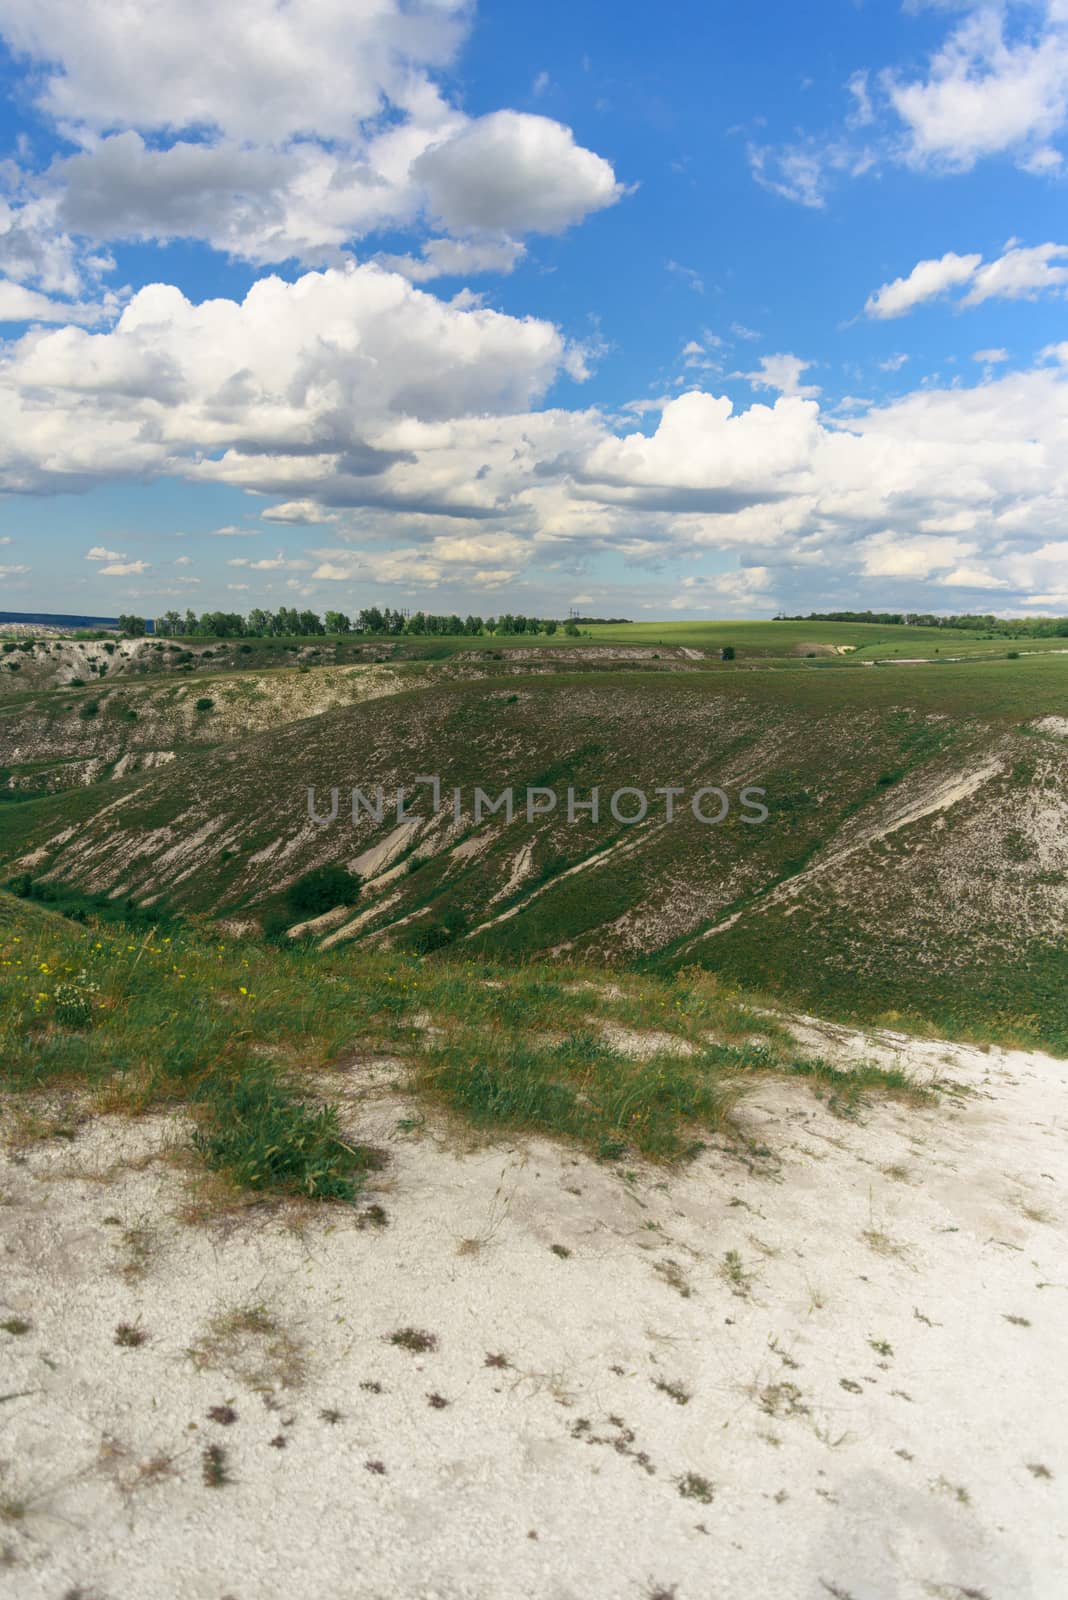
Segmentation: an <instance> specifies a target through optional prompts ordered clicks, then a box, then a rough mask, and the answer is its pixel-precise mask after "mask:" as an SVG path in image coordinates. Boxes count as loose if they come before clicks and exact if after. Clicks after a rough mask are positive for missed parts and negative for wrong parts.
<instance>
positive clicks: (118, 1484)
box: [0, 1019, 1068, 1600]
mask: <svg viewBox="0 0 1068 1600" xmlns="http://www.w3.org/2000/svg"><path fill="white" fill-rule="evenodd" d="M799 1027H800V1028H801V1030H802V1032H803V1034H804V1035H805V1038H806V1043H808V1044H810V1045H813V1046H814V1047H816V1048H819V1049H821V1050H822V1051H823V1052H824V1053H825V1054H828V1055H833V1056H835V1057H836V1059H838V1060H839V1061H840V1062H846V1061H849V1060H851V1059H857V1058H859V1057H866V1058H867V1059H871V1057H872V1055H873V1053H874V1054H876V1055H877V1056H879V1057H880V1058H881V1059H883V1060H896V1061H898V1062H899V1063H901V1064H902V1065H905V1066H906V1067H908V1068H909V1069H910V1070H911V1071H913V1072H914V1073H915V1074H916V1075H917V1077H918V1078H921V1079H923V1080H924V1081H931V1080H936V1081H939V1082H941V1083H942V1084H943V1085H944V1086H947V1085H957V1086H959V1087H958V1089H957V1090H953V1089H952V1088H946V1089H945V1091H944V1092H943V1093H941V1094H940V1095H939V1097H938V1099H937V1100H936V1101H935V1102H934V1103H933V1104H931V1105H929V1106H925V1107H922V1108H920V1109H916V1108H913V1107H906V1106H898V1105H895V1104H891V1103H887V1102H885V1101H881V1102H874V1103H872V1104H870V1105H868V1106H866V1107H864V1108H863V1109H862V1110H861V1112H860V1114H859V1116H857V1117H855V1118H848V1119H843V1118H842V1117H840V1116H836V1115H835V1114H833V1111H832V1109H831V1108H830V1107H829V1106H828V1105H827V1104H826V1103H824V1102H823V1101H821V1100H819V1099H818V1098H816V1097H815V1096H814V1094H813V1093H812V1092H811V1090H810V1089H809V1088H807V1087H806V1086H805V1085H804V1084H802V1083H800V1082H798V1081H792V1082H788V1083H783V1082H780V1081H777V1080H767V1081H762V1082H761V1083H760V1084H759V1086H758V1087H757V1089H756V1090H755V1091H754V1092H753V1093H752V1094H751V1096H750V1097H749V1098H748V1099H747V1100H746V1101H745V1103H744V1110H743V1112H742V1113H741V1115H742V1120H743V1123H744V1126H745V1128H746V1131H747V1134H748V1137H749V1141H750V1143H749V1145H748V1147H739V1146H737V1145H736V1146H734V1147H733V1148H728V1146H727V1144H726V1143H724V1144H723V1145H722V1147H719V1146H717V1147H716V1148H709V1149H707V1150H705V1151H704V1153H703V1154H701V1155H700V1156H698V1157H697V1158H696V1159H695V1160H694V1161H693V1162H691V1163H690V1164H689V1165H687V1166H684V1167H681V1168H674V1169H671V1170H663V1169H657V1168H653V1167H647V1166H642V1167H639V1168H636V1169H635V1170H622V1169H619V1168H613V1167H610V1166H606V1165H598V1164H597V1163H595V1162H594V1161H592V1160H590V1159H589V1158H587V1157H586V1156H585V1155H583V1154H581V1153H578V1152H576V1151H574V1150H570V1149H568V1148H566V1147H563V1146H557V1145H552V1144H549V1143H545V1142H541V1141H529V1140H522V1141H519V1140H510V1141H507V1142H497V1143H493V1144H491V1145H486V1144H483V1145H481V1146H475V1147H472V1146H470V1145H467V1146H464V1145H462V1144H460V1143H458V1140H457V1136H456V1134H455V1130H453V1131H449V1130H446V1129H444V1128H442V1127H438V1126H435V1125H433V1124H432V1123H426V1122H418V1121H417V1119H418V1111H417V1109H416V1108H413V1107H412V1106H411V1105H410V1104H407V1103H406V1102H405V1101H404V1099H403V1096H401V1095H400V1094H399V1093H398V1092H397V1090H396V1089H395V1088H392V1087H391V1079H392V1078H393V1077H395V1075H396V1071H397V1068H396V1066H395V1065H394V1064H391V1063H389V1062H381V1061H379V1062H374V1061H369V1060H366V1059H362V1060H361V1059H356V1060H353V1061H352V1062H351V1063H350V1064H349V1065H348V1066H347V1068H346V1070H345V1071H344V1072H343V1073H340V1074H337V1075H334V1076H332V1078H331V1081H330V1085H329V1091H330V1093H331V1094H332V1095H334V1096H335V1097H339V1098H340V1099H341V1101H342V1104H343V1105H344V1107H345V1113H346V1117H347V1119H348V1120H349V1123H350V1126H351V1128H352V1130H353V1134H354V1136H355V1137H359V1138H362V1139H371V1140H373V1141H375V1142H378V1143H379V1144H381V1145H383V1146H385V1147H386V1148H387V1149H388V1150H389V1152H390V1155H391V1162H390V1166H389V1168H388V1169H387V1170H386V1171H385V1172H384V1173H383V1174H382V1175H381V1176H380V1177H378V1178H376V1180H375V1183H374V1187H373V1188H372V1189H371V1190H369V1191H368V1194H367V1196H366V1198H365V1199H364V1200H363V1201H362V1202H361V1204H360V1205H358V1206H357V1207H355V1208H354V1209H352V1208H344V1207H342V1208H338V1207H334V1208H327V1209H325V1210H320V1211H318V1212H316V1213H315V1214H314V1215H309V1214H308V1213H307V1212H306V1211H305V1212H301V1211H300V1209H299V1208H292V1207H258V1208H252V1209H250V1210H245V1211H242V1212H239V1213H237V1214H236V1215H235V1214H234V1213H229V1214H226V1215H222V1216H216V1217H215V1219H214V1220H213V1221H203V1220H201V1221H192V1220H190V1219H189V1211H188V1208H189V1201H190V1191H191V1186H195V1181H196V1177H195V1168H194V1167H193V1166H191V1165H190V1164H189V1163H188V1162H187V1161H185V1160H184V1159H180V1158H178V1159H176V1156H175V1150H176V1149H180V1148H181V1147H182V1146H183V1145H184V1143H185V1140H186V1137H187V1130H186V1128H185V1127H184V1126H183V1125H182V1124H181V1123H180V1122H178V1121H177V1120H175V1119H163V1118H151V1119H145V1120H143V1121H141V1122H131V1121H129V1120H120V1119H117V1118H107V1117H103V1118H99V1117H98V1118H94V1119H92V1120H91V1121H88V1122H86V1123H85V1124H84V1125H83V1126H81V1127H76V1128H74V1129H72V1130H70V1131H71V1132H72V1133H73V1138H68V1139H66V1140H56V1139H52V1140H49V1141H47V1142H43V1143H42V1142H37V1143H32V1144H28V1145H23V1147H22V1148H21V1150H20V1149H15V1150H14V1152H9V1154H8V1156H7V1157H6V1161H5V1168H4V1172H3V1177H2V1184H0V1188H2V1199H3V1202H4V1204H3V1206H2V1207H0V1219H2V1222H0V1225H2V1227H3V1273H2V1278H0V1296H2V1302H3V1303H2V1305H0V1321H2V1322H4V1323H5V1324H6V1327H5V1328H4V1330H3V1331H0V1370H2V1380H0V1463H2V1468H0V1589H3V1590H4V1591H5V1592H6V1593H10V1594H12V1595H15V1596H18V1597H19V1600H37V1597H42V1600H63V1597H66V1596H74V1595H78V1596H82V1597H83V1600H89V1597H96V1600H155V1597H157V1596H158V1597H160V1600H164V1597H165V1600H225V1597H230V1600H276V1597H277V1600H281V1597H283V1596H285V1597H289V1596H317V1597H318V1596H322V1597H330V1600H408V1597H411V1600H433V1597H436V1600H520V1597H523V1600H529V1597H536V1600H617V1597H618V1600H649V1597H655V1596H659V1597H661V1600H663V1597H667V1596H675V1597H676V1600H707V1597H730V1600H734V1597H736V1596H737V1597H744V1600H826V1597H827V1596H832V1597H833V1596H837V1597H839V1600H844V1597H851V1600H912V1597H916V1600H928V1597H939V1600H962V1597H973V1600H974V1597H980V1596H982V1597H986V1600H1016V1597H1020V1600H1022V1597H1025V1596H1026V1597H1027V1600H1059V1597H1062V1596H1064V1595H1065V1594H1068V1517H1066V1516H1065V1510H1066V1496H1065V1486H1066V1484H1068V1407H1066V1400H1065V1383H1064V1356H1065V1350H1066V1349H1068V1337H1066V1336H1068V1252H1066V1251H1065V1230H1064V1211H1065V1185H1066V1182H1068V1153H1066V1138H1065V1135H1066V1126H1068V1121H1066V1118H1068V1094H1066V1090H1068V1063H1064V1062H1057V1061H1054V1060H1051V1059H1049V1058H1046V1057H1043V1056H1039V1055H1034V1054H1023V1053H1016V1052H1004V1051H1000V1050H993V1049H992V1050H989V1051H982V1050H978V1049H972V1048H963V1047H958V1046H947V1045H944V1044H922V1043H917V1042H914V1041H909V1040H906V1039H904V1038H900V1037H898V1036H890V1035H882V1036H880V1037H879V1038H878V1039H876V1040H875V1041H868V1040H865V1039H864V1038H862V1037H861V1036H859V1035H854V1034H850V1033H848V1032H847V1031H846V1030H842V1029H829V1028H826V1027H824V1026H823V1025H821V1024H819V1023H816V1022H814V1021H813V1020H812V1019H804V1020H803V1021H802V1022H801V1023H800V1024H799ZM372 1206H379V1207H381V1208H382V1210H383V1211H384V1213H385V1217H384V1218H383V1217H382V1215H380V1214H379V1213H373V1214H369V1211H370V1208H371V1207H372ZM383 1222H384V1225H382V1224H383ZM121 1325H126V1328H127V1330H133V1331H132V1333H131V1332H129V1331H127V1332H126V1333H124V1334H121V1335H118V1337H119V1338H120V1339H125V1340H126V1341H127V1342H126V1343H122V1342H118V1343H117V1342H116V1338H117V1333H116V1330H117V1329H119V1328H120V1326H121ZM12 1330H15V1331H12ZM19 1330H21V1331H19ZM403 1330H409V1331H408V1332H407V1333H404V1332H403ZM399 1332H400V1333H402V1343H400V1344H394V1343H391V1342H390V1338H391V1335H394V1334H397V1333H399ZM423 1334H425V1335H427V1338H426V1339H425V1340H424V1339H423V1338H422V1337H420V1336H421V1335H423ZM423 1345H425V1348H419V1347H420V1346H423ZM408 1346H415V1347H416V1348H408Z"/></svg>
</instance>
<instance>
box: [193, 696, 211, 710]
mask: <svg viewBox="0 0 1068 1600" xmlns="http://www.w3.org/2000/svg"><path fill="white" fill-rule="evenodd" d="M196 709H197V710H198V711H199V712H201V713H205V712H208V711H214V710H215V701H214V700H213V699H212V698H211V695H210V694H202V695H201V696H200V698H199V700H198V701H197V704H196Z"/></svg>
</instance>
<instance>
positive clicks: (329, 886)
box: [286, 866, 360, 917]
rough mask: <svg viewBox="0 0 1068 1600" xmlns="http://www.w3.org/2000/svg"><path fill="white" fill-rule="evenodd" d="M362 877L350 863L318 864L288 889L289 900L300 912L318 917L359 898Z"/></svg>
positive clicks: (296, 912)
mask: <svg viewBox="0 0 1068 1600" xmlns="http://www.w3.org/2000/svg"><path fill="white" fill-rule="evenodd" d="M359 893H360V880H359V878H358V877H357V876H356V874H355V873H354V872H349V870H348V868H347V867H338V866H327V867H315V868H313V870H312V871H311V872H306V873H305V874H304V876H303V878H298V879H297V881H296V883H291V884H290V885H289V888H288V889H287V890H286V904H287V905H288V907H289V909H290V910H291V911H292V912H293V913H294V914H295V915H298V916H305V917H317V916H321V915H322V914H323V912H324V911H332V910H333V909H334V907H335V906H344V905H351V904H352V902H353V901H354V900H356V899H358V897H359Z"/></svg>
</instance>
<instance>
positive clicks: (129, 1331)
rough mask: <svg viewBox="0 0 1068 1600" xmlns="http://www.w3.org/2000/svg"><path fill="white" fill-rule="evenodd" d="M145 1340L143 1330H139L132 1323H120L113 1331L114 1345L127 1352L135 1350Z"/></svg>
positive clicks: (145, 1335) (146, 1335)
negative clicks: (120, 1346)
mask: <svg viewBox="0 0 1068 1600" xmlns="http://www.w3.org/2000/svg"><path fill="white" fill-rule="evenodd" d="M147 1338H148V1334H147V1333H146V1332H145V1330H144V1328H139V1327H138V1326H137V1324H136V1323H133V1322H120V1323H119V1325H118V1327H117V1328H116V1329H115V1343H116V1344H117V1345H122V1346H123V1348H124V1349H127V1350H136V1349H137V1348H138V1346H139V1345H142V1344H144V1342H145V1340H146V1339H147Z"/></svg>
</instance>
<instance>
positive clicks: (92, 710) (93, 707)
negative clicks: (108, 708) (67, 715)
mask: <svg viewBox="0 0 1068 1600" xmlns="http://www.w3.org/2000/svg"><path fill="white" fill-rule="evenodd" d="M99 710H100V701H99V700H87V701H86V702H85V704H84V706H82V708H81V710H80V711H79V712H78V715H79V716H80V717H81V719H82V721H83V722H88V721H89V720H90V719H91V718H92V717H95V716H96V715H97V713H98V712H99Z"/></svg>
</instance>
